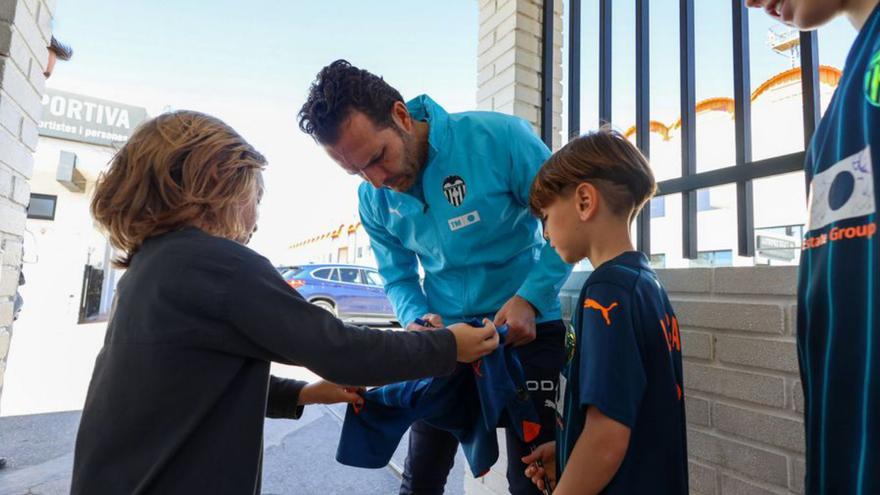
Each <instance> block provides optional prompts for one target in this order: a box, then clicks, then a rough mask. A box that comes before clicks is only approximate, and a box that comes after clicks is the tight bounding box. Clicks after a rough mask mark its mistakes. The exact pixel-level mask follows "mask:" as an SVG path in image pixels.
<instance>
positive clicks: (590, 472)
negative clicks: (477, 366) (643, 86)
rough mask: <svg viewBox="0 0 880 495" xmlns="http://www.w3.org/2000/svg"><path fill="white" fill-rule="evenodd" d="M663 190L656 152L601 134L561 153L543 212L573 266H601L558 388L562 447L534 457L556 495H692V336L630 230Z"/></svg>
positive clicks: (548, 447) (538, 200)
mask: <svg viewBox="0 0 880 495" xmlns="http://www.w3.org/2000/svg"><path fill="white" fill-rule="evenodd" d="M655 189H656V185H655V182H654V177H653V174H652V173H651V169H650V168H649V166H648V162H647V160H646V159H645V157H644V156H643V155H642V154H641V153H640V152H639V151H638V150H637V149H636V147H635V146H633V145H632V143H630V142H629V141H627V140H626V138H624V137H623V136H621V135H620V134H619V133H617V132H615V131H611V130H605V129H603V130H599V131H597V132H595V133H592V134H588V135H585V136H582V137H580V138H577V139H575V140H573V141H571V142H570V143H568V144H567V145H566V146H565V147H564V148H562V149H561V150H559V151H558V152H557V153H556V154H554V155H553V156H552V157H550V159H549V160H548V161H547V163H545V164H544V166H543V167H542V168H541V170H540V171H539V172H538V175H537V177H536V179H535V182H534V183H533V184H532V191H531V197H530V203H531V208H532V211H533V212H534V213H535V214H537V215H539V216H540V217H541V218H542V219H543V222H544V235H545V237H546V238H547V240H548V241H549V242H550V244H551V245H552V246H553V247H554V248H555V249H556V251H557V252H558V253H559V255H560V257H561V258H562V259H563V260H564V261H566V262H568V263H576V262H578V261H580V260H582V259H584V258H587V259H589V260H590V263H592V265H593V267H595V271H594V272H593V273H592V274H591V275H590V277H589V279H587V282H586V283H585V284H584V287H583V289H582V290H581V294H580V298H579V300H578V305H577V306H576V308H577V309H576V311H575V312H574V317H573V319H574V329H573V330H570V331H569V333H568V335H567V336H566V347H567V356H566V357H567V363H566V366H565V369H564V371H563V374H562V376H561V377H560V379H559V389H558V392H557V401H556V410H557V434H556V442H550V443H546V444H543V445H541V446H540V447H538V448H537V449H536V450H535V451H534V452H533V453H532V454H531V455H529V456H526V457H524V458H523V462H525V463H527V464H529V467H528V468H527V469H526V476H528V477H530V478H532V480H533V481H534V482H535V483H536V484H537V485H538V487H539V488H541V489H545V488H546V487H545V483H550V485H551V488H552V487H553V486H554V485H557V481H558V485H557V486H555V491H554V493H556V494H578V495H580V494H585V493H608V494H615V493H626V494H629V493H652V494H686V493H687V492H688V476H687V449H686V436H685V415H684V395H683V384H682V367H681V339H680V336H679V329H678V321H677V320H676V317H675V314H674V312H673V310H672V307H671V306H670V304H669V299H668V298H667V296H666V292H665V290H664V289H663V287H662V286H661V285H660V282H659V281H658V280H657V276H656V275H655V274H654V272H653V271H652V270H651V268H650V266H649V264H648V259H647V258H646V257H645V255H644V254H642V253H639V252H636V251H635V250H634V249H633V244H632V240H631V238H630V224H631V223H632V220H633V219H634V218H635V216H636V214H637V213H638V212H639V210H641V208H642V206H643V205H644V204H645V203H646V202H647V201H648V200H649V199H650V198H651V196H652V195H653V194H654V191H655Z"/></svg>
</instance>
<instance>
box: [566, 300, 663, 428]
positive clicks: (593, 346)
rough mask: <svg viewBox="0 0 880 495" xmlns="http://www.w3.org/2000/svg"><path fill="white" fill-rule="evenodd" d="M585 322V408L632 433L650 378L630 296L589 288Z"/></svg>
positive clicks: (582, 377)
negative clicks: (637, 334) (643, 359)
mask: <svg viewBox="0 0 880 495" xmlns="http://www.w3.org/2000/svg"><path fill="white" fill-rule="evenodd" d="M579 309H580V311H581V319H580V326H581V328H580V332H579V336H580V339H579V340H580V342H579V343H578V350H579V352H580V353H581V359H580V363H581V366H580V370H578V372H579V374H580V380H579V381H580V390H579V395H580V404H579V405H580V406H581V407H587V406H595V407H598V408H599V410H600V411H602V413H603V414H605V415H606V416H608V417H610V418H612V419H614V420H615V421H618V422H620V423H622V424H624V425H626V426H628V427H629V428H633V426H634V425H635V422H636V417H637V416H638V410H639V406H640V404H641V401H642V397H643V396H644V394H645V389H646V387H647V376H646V373H645V367H644V364H643V361H642V357H641V352H640V351H639V346H638V343H637V340H636V332H635V327H634V324H633V321H634V319H633V311H634V310H635V308H633V305H632V296H631V294H630V293H629V292H628V291H626V290H625V289H623V288H622V287H619V286H617V285H614V284H605V283H601V284H595V285H592V286H590V287H588V288H587V291H586V294H585V296H584V300H583V306H582V307H581V308H579Z"/></svg>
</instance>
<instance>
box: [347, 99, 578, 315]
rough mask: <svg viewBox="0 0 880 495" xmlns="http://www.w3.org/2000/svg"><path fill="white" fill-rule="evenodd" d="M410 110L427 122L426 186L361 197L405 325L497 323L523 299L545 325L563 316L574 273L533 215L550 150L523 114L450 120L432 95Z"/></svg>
mask: <svg viewBox="0 0 880 495" xmlns="http://www.w3.org/2000/svg"><path fill="white" fill-rule="evenodd" d="M407 107H408V108H409V111H410V114H411V115H412V116H413V118H414V119H416V120H422V121H426V122H427V123H428V124H429V134H428V145H429V146H428V159H427V162H426V163H425V165H424V168H423V171H422V175H421V178H420V180H419V181H418V182H417V183H416V184H415V185H414V186H413V187H412V188H411V189H410V190H409V191H406V192H403V193H401V192H396V191H393V190H391V189H387V188H381V189H376V188H374V187H373V186H372V185H370V184H369V183H366V182H365V183H363V184H361V186H360V189H359V191H358V196H359V201H360V204H359V212H360V217H361V222H362V224H363V226H364V229H365V230H366V231H367V234H369V236H370V242H371V245H372V248H373V253H374V255H375V257H376V262H377V264H378V267H379V273H381V274H382V277H383V278H384V279H385V292H386V293H387V295H388V298H389V299H390V300H391V303H392V305H393V306H394V310H395V312H396V314H397V317H398V319H399V321H400V323H401V324H402V325H404V326H406V325H407V324H409V323H411V322H412V321H413V320H414V319H416V318H418V317H420V316H422V315H423V314H425V313H435V314H439V315H441V316H442V317H443V318H444V323H446V324H450V323H455V322H459V321H466V320H468V319H470V318H472V317H480V316H491V315H493V314H494V313H495V312H496V311H498V310H499V309H500V308H501V306H502V305H504V303H505V302H507V300H508V299H510V298H511V297H513V295H515V294H517V295H519V296H521V297H523V298H524V299H526V300H527V301H529V302H530V303H531V304H532V306H534V307H535V308H536V309H537V311H538V315H537V322H538V323H540V322H544V321H550V320H556V319H559V318H560V309H559V298H558V294H559V289H560V288H561V287H562V284H563V283H564V282H565V279H566V277H567V276H568V274H569V272H570V270H571V267H570V266H569V265H567V264H566V263H564V262H563V261H562V260H561V259H560V258H559V256H558V255H557V254H556V251H555V250H554V249H553V248H552V247H551V246H550V245H549V244H547V243H546V242H545V241H544V239H543V236H542V235H541V229H540V225H539V222H538V220H537V219H536V218H535V217H534V216H532V215H531V214H530V212H529V208H528V204H529V190H530V188H531V185H532V181H533V180H534V178H535V175H536V174H537V172H538V169H539V168H540V167H541V165H542V164H543V163H544V161H545V160H546V159H547V158H548V157H549V155H550V151H549V150H548V149H547V147H546V146H545V145H544V143H543V142H541V140H540V139H538V137H537V136H536V135H535V133H534V132H533V131H532V128H531V125H529V124H528V123H527V122H526V121H524V120H522V119H519V118H517V117H512V116H510V115H505V114H501V113H495V112H463V113H454V114H449V113H447V112H446V111H445V110H443V108H441V107H440V105H438V104H437V103H435V102H434V101H433V100H432V99H431V98H429V97H428V96H426V95H422V96H419V97H417V98H415V99H413V100H411V101H410V102H408V103H407ZM419 262H420V263H421V265H422V267H423V268H424V271H425V279H424V287H422V284H420V280H419V272H418V263H419Z"/></svg>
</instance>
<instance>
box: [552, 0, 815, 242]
mask: <svg viewBox="0 0 880 495" xmlns="http://www.w3.org/2000/svg"><path fill="white" fill-rule="evenodd" d="M592 1H594V2H598V3H599V18H598V22H599V30H598V31H599V65H598V69H599V70H598V77H599V101H598V102H596V103H597V104H598V109H599V112H598V113H599V122H597V125H602V124H606V123H608V124H612V123H613V122H614V121H613V119H612V113H611V108H612V106H611V101H612V100H611V97H612V90H613V87H612V55H611V54H612V51H611V48H612V36H611V35H612V29H613V23H612V15H611V13H612V3H618V5H619V4H620V3H621V2H623V1H634V2H635V12H636V26H635V28H636V29H635V37H636V43H635V47H636V49H635V53H634V54H633V56H634V58H635V61H636V71H635V78H636V85H635V86H636V94H635V101H636V106H635V111H636V145H637V146H638V147H639V149H641V150H642V152H643V153H644V154H645V155H646V156H649V157H650V153H651V150H650V132H649V131H650V121H651V120H650V91H649V88H650V77H651V67H650V63H649V48H650V44H649V43H650V40H649V22H648V21H649V19H650V15H651V12H650V6H649V0H615V2H612V0H592ZM729 1H730V8H731V9H732V13H733V16H732V20H733V26H732V27H733V29H732V36H733V53H731V59H730V63H731V64H732V66H733V77H734V120H735V132H736V163H735V165H732V166H728V167H724V168H717V169H714V170H710V171H706V172H699V173H698V172H697V152H696V132H695V128H696V96H695V95H696V91H695V86H696V84H695V79H696V78H695V72H694V66H695V62H694V0H679V33H680V48H679V50H680V52H679V59H680V71H681V73H680V87H679V91H680V97H681V176H680V177H677V178H674V179H668V180H664V181H662V182H660V183H659V184H658V188H659V193H658V196H665V195H671V194H678V193H681V201H682V237H683V239H682V240H683V243H682V246H683V249H682V251H683V252H682V256H683V257H684V258H689V259H695V258H697V191H698V190H700V189H704V188H709V187H716V186H722V185H727V184H736V198H737V202H736V204H737V246H738V247H737V252H738V254H739V255H740V256H754V254H755V228H754V201H753V198H752V181H753V180H756V179H760V178H763V177H770V176H774V175H781V174H787V173H790V172H796V171H799V170H802V169H803V164H804V152H802V151H801V152H797V153H791V154H788V155H782V156H776V157H772V158H768V159H764V160H758V161H753V160H752V123H751V98H750V92H749V87H750V77H749V74H750V60H749V17H748V12H747V11H746V8H745V7H744V5H743V0H729ZM718 3H719V4H722V0H719V2H718ZM543 14H544V15H543V17H544V19H545V22H544V25H543V47H544V48H543V69H542V73H543V75H542V88H543V89H542V101H543V103H544V105H543V108H542V112H541V136H542V138H543V139H544V142H545V143H547V145H548V146H552V94H551V88H552V87H553V84H552V82H553V79H552V77H553V76H552V74H553V51H552V45H553V41H552V40H553V18H554V16H553V1H552V0H545V2H544V8H543ZM568 30H569V33H568V36H569V43H568V46H569V53H568V67H569V70H568V85H567V86H568V91H569V93H568V129H569V136H568V137H569V138H572V137H576V136H578V135H580V132H581V131H580V115H581V112H580V108H581V104H582V103H584V102H582V101H581V96H580V78H581V63H580V62H581V53H580V51H581V0H569V25H568ZM817 52H818V50H817V37H816V33H815V32H814V31H813V32H802V33H800V62H801V84H802V90H803V107H804V148H805V149H806V147H807V144H808V143H809V140H810V138H811V137H812V135H813V131H814V130H815V128H816V124H817V123H818V122H819V111H820V106H819V64H818V54H817ZM587 104H588V103H587ZM649 210H650V209H649V208H645V210H643V211H642V213H641V214H640V215H639V218H638V220H637V242H638V248H639V250H641V251H643V252H645V253H646V254H648V255H650V253H651V245H650V239H651V215H650V211H649Z"/></svg>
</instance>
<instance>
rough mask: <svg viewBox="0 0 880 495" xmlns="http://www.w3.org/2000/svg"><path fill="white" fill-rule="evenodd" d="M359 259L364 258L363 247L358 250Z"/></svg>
mask: <svg viewBox="0 0 880 495" xmlns="http://www.w3.org/2000/svg"><path fill="white" fill-rule="evenodd" d="M357 257H358V259H361V258H363V257H364V248H363V247H359V248H358V254H357Z"/></svg>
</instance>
